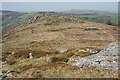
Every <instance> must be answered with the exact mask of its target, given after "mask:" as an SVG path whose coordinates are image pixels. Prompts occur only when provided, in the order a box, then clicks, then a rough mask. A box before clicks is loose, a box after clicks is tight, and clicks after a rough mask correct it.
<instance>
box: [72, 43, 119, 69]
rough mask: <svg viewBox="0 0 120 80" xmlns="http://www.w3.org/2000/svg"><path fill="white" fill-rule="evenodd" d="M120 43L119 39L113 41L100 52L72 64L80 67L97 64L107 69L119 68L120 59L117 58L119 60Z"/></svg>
mask: <svg viewBox="0 0 120 80" xmlns="http://www.w3.org/2000/svg"><path fill="white" fill-rule="evenodd" d="M119 44H120V42H118V41H115V42H112V43H110V44H109V45H108V46H107V47H106V48H104V50H102V51H101V52H99V53H98V54H95V55H91V56H87V57H84V58H79V60H78V61H77V62H76V63H72V65H75V66H78V67H80V68H84V67H86V66H97V67H100V68H105V69H112V70H115V69H118V61H115V60H118V56H119V54H118V52H119V51H120V50H119V48H120V47H119Z"/></svg>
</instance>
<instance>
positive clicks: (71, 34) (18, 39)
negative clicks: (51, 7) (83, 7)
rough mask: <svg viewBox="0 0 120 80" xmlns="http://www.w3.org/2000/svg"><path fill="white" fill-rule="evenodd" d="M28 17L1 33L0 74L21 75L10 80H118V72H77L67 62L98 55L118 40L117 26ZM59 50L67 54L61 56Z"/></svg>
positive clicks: (51, 16)
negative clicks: (0, 63) (97, 79)
mask: <svg viewBox="0 0 120 80" xmlns="http://www.w3.org/2000/svg"><path fill="white" fill-rule="evenodd" d="M29 15H34V16H33V17H31V18H28V19H26V20H25V21H23V22H22V23H21V24H19V25H16V26H15V27H13V28H10V29H8V30H6V31H5V32H4V33H3V40H2V55H3V56H2V57H3V58H2V60H3V63H2V64H3V69H2V72H3V73H6V72H7V71H9V70H16V71H19V72H20V73H19V74H17V75H14V76H11V78H69V77H70V78H117V77H118V75H117V74H118V71H117V70H114V71H113V70H108V69H103V68H97V67H93V66H92V67H86V68H84V69H79V68H78V67H76V66H72V65H71V63H74V62H69V59H70V58H71V57H76V56H80V57H86V56H90V55H94V54H97V53H98V52H100V51H101V50H102V49H103V48H104V47H105V46H107V45H108V44H109V43H111V42H113V41H116V40H118V29H117V27H116V26H111V25H106V24H102V23H96V22H92V21H88V20H81V19H79V18H75V17H73V16H68V15H64V14H57V13H49V12H45V13H39V14H38V15H36V14H35V13H33V14H30V13H29ZM26 16H28V14H24V17H23V15H22V16H19V18H22V20H23V18H25V17H26ZM23 26H24V27H23ZM78 48H80V49H84V50H85V49H86V48H90V49H94V50H97V51H98V52H96V53H89V52H78ZM62 49H68V51H67V52H64V53H61V50H62ZM12 52H14V54H12ZM29 53H33V54H34V58H32V59H30V58H29ZM50 61H52V62H50Z"/></svg>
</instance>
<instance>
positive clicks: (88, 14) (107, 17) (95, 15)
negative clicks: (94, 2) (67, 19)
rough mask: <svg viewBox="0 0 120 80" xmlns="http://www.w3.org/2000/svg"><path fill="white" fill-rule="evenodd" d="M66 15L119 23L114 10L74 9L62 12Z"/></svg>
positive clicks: (111, 23)
mask: <svg viewBox="0 0 120 80" xmlns="http://www.w3.org/2000/svg"><path fill="white" fill-rule="evenodd" d="M61 13H63V14H66V15H70V16H75V17H80V18H83V19H88V20H92V21H95V22H100V23H106V24H110V25H114V26H117V25H118V15H117V13H113V12H106V11H97V10H77V9H72V10H68V11H63V12H61Z"/></svg>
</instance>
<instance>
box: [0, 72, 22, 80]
mask: <svg viewBox="0 0 120 80" xmlns="http://www.w3.org/2000/svg"><path fill="white" fill-rule="evenodd" d="M19 73H20V72H18V71H14V70H10V71H7V73H5V74H2V75H0V79H4V78H9V77H12V76H14V75H17V74H19Z"/></svg>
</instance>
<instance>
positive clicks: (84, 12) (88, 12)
mask: <svg viewBox="0 0 120 80" xmlns="http://www.w3.org/2000/svg"><path fill="white" fill-rule="evenodd" d="M61 13H64V14H76V15H95V14H96V15H97V14H108V12H105V11H97V10H77V9H72V10H68V11H63V12H61Z"/></svg>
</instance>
